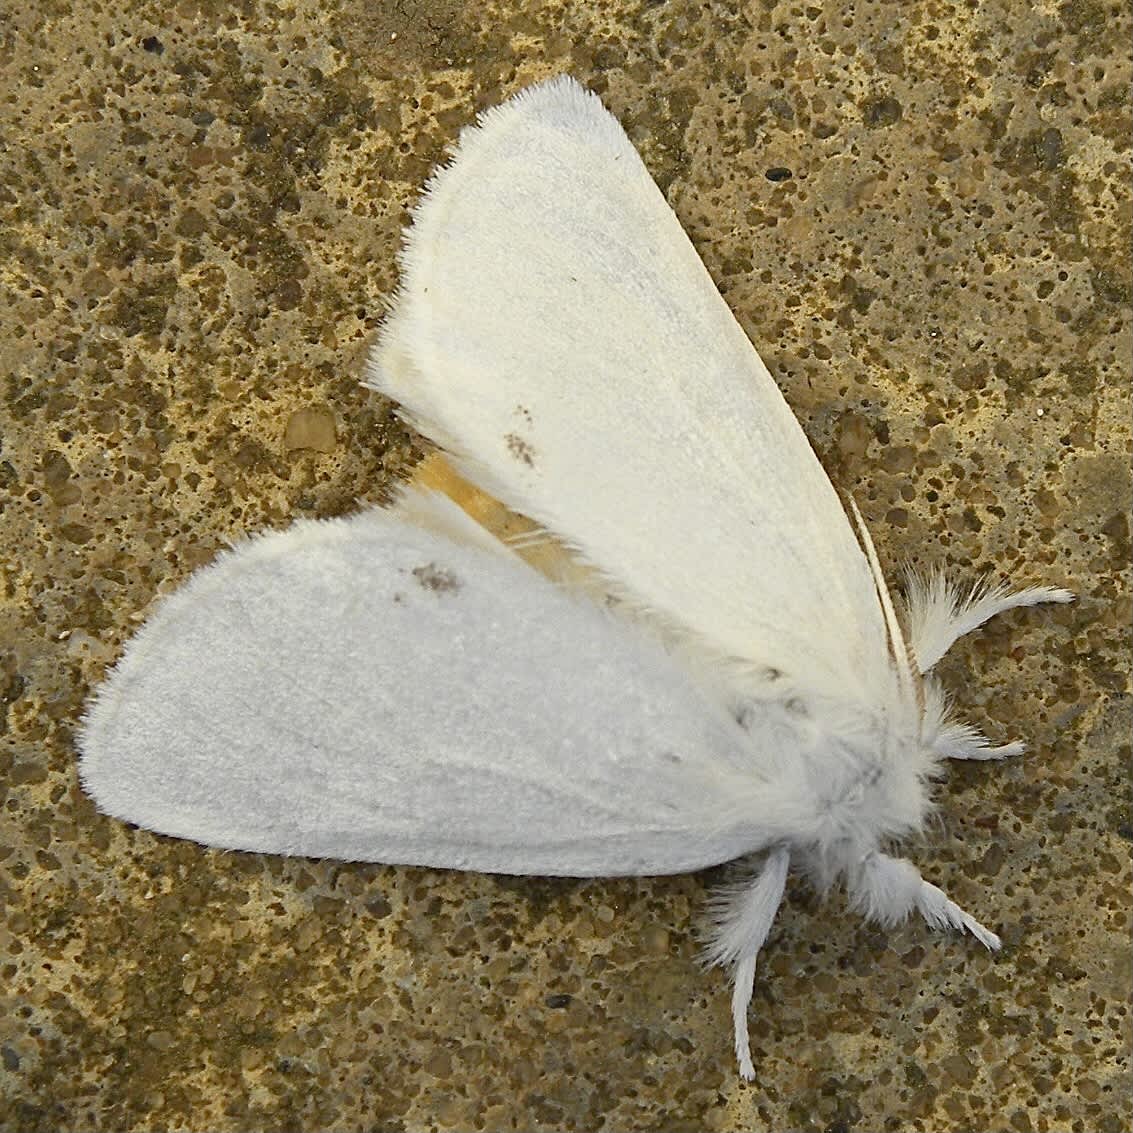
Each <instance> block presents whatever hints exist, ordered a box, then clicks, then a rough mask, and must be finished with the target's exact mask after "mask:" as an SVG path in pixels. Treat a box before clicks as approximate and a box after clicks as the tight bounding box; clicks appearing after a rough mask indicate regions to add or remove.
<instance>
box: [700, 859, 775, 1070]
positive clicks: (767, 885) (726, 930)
mask: <svg viewBox="0 0 1133 1133" xmlns="http://www.w3.org/2000/svg"><path fill="white" fill-rule="evenodd" d="M790 862H791V855H790V851H789V850H788V849H787V848H786V847H785V846H779V847H776V848H775V849H774V850H772V851H771V852H770V853H769V854H768V855H767V860H766V862H764V865H763V869H762V870H761V871H760V873H759V875H758V876H757V877H755V878H754V879H752V880H751V881H749V882H747V883H746V884H743V885H738V886H732V887H729V888H727V889H725V890H722V891H718V892H717V893H715V894H714V895H713V897H712V900H711V902H710V904H709V907H708V914H709V917H710V921H711V929H710V932H709V938H708V946H707V948H706V949H705V960H706V961H707V962H708V963H710V964H715V965H719V966H720V967H725V968H730V969H731V971H732V1028H733V1041H734V1044H735V1049H736V1060H737V1061H738V1062H739V1064H740V1076H741V1077H742V1078H744V1079H745V1080H746V1081H748V1082H750V1081H752V1079H754V1078H755V1066H754V1064H753V1063H752V1060H751V1041H750V1039H749V1037H748V1033H747V1009H748V1007H749V1006H750V1004H751V997H752V992H753V990H754V988H755V960H756V957H757V956H758V955H759V950H760V949H761V948H762V947H763V945H764V942H765V941H766V940H767V934H768V933H769V932H770V931H771V925H772V924H773V923H774V920H775V914H776V913H777V912H778V911H779V905H780V903H781V902H782V900H783V889H784V887H785V886H786V884H787V869H788V867H789V865H790Z"/></svg>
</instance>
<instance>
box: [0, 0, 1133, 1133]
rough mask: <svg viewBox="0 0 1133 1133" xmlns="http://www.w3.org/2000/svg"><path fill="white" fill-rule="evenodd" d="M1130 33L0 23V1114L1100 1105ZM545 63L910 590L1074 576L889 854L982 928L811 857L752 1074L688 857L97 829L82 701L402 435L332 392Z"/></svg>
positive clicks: (29, 19) (494, 12)
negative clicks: (326, 854)
mask: <svg viewBox="0 0 1133 1133" xmlns="http://www.w3.org/2000/svg"><path fill="white" fill-rule="evenodd" d="M1130 36H1131V28H1130V16H1129V10H1128V7H1127V6H1125V5H1122V4H1119V3H1117V2H1102V0H1071V2H1069V3H1062V4H1058V3H1050V4H1044V5H1031V4H1020V3H1008V2H1006V0H993V2H990V3H982V4H979V5H970V4H961V3H953V2H949V0H913V2H911V3H908V4H902V5H888V4H859V5H845V4H839V5H835V4H827V3H789V2H788V3H776V2H774V0H758V2H755V3H740V2H738V0H729V2H725V3H720V4H703V3H693V2H690V0H672V2H668V3H659V4H639V3H633V2H630V0H612V2H610V3H600V2H598V0H586V2H581V3H568V2H566V0H549V2H547V3H539V4H532V3H519V2H518V0H496V2H491V3H488V4H470V3H465V2H461V0H441V2H426V3H421V4H405V3H400V2H399V3H387V2H384V0H365V2H363V0H319V2H317V3H316V2H314V0H294V2H290V0H288V2H283V3H269V2H266V0H241V2H239V3H227V2H226V3H219V2H214V0H175V2H174V3H173V4H168V3H166V4H157V3H154V2H152V0H129V2H127V0H40V2H38V3H35V4H31V3H28V2H26V0H13V2H11V3H9V4H8V5H7V6H6V8H5V9H4V11H3V13H0V311H2V316H0V317H2V331H0V566H2V570H0V587H2V597H0V799H2V801H3V807H2V809H0V824H2V825H0V899H2V905H0V908H2V909H3V912H2V913H0V1126H2V1127H3V1128H5V1129H12V1130H29V1131H30V1130H59V1129H68V1130H71V1129H74V1130H80V1129H81V1130H87V1129H90V1130H96V1129H97V1130H143V1129H146V1130H148V1129H173V1128H176V1129H186V1130H218V1131H225V1130H233V1131H235V1130H248V1129H260V1128H263V1129H328V1130H329V1129H341V1130H356V1129H360V1128H374V1129H377V1128H380V1129H406V1130H468V1129H483V1130H503V1129H524V1130H526V1129H534V1128H568V1127H569V1128H572V1129H580V1130H582V1129H599V1128H606V1129H674V1128H697V1129H707V1130H725V1129H741V1128H742V1129H767V1130H778V1129H784V1128H794V1129H800V1130H824V1129H845V1130H854V1129H857V1130H863V1131H865V1130H870V1131H874V1130H879V1131H880V1130H902V1131H904V1130H924V1131H932V1133H940V1131H943V1130H957V1131H959V1130H970V1129H988V1130H1008V1129H1010V1130H1021V1131H1026V1130H1035V1131H1055V1130H1057V1131H1059V1133H1061V1131H1064V1130H1071V1131H1079V1130H1080V1131H1083V1133H1087V1131H1088V1133H1111V1131H1112V1133H1117V1131H1119V1130H1125V1129H1128V1128H1133V1109H1131V1105H1130V1100H1129V1099H1130V1096H1131V1094H1133V1091H1131V1089H1130V1087H1131V1082H1130V1076H1129V1051H1130V1031H1131V1028H1130V990H1131V989H1130V970H1131V966H1130V955H1129V932H1130V882H1131V871H1130V840H1131V839H1133V817H1131V814H1130V801H1129V800H1130V783H1129V767H1130V745H1129V731H1130V729H1129V724H1130V712H1129V706H1130V690H1129V626H1130V621H1131V619H1133V601H1131V596H1130V585H1129V583H1130V569H1129V556H1130V544H1129V523H1128V512H1129V507H1130V472H1129V457H1130V451H1129V448H1130V446H1129V439H1130V438H1129V432H1130V428H1129V423H1130V406H1129V400H1130V399H1129V377H1130V374H1129V369H1130V350H1131V340H1130V325H1129V324H1130V306H1131V304H1133V282H1131V277H1130V265H1129V255H1128V250H1129V247H1130V192H1129V188H1130V186H1129V176H1128V165H1129V138H1130V113H1129V94H1128V92H1129V80H1130V60H1129V51H1128V44H1129V42H1130ZM564 70H569V71H571V72H572V73H573V74H575V75H576V76H577V77H578V78H579V79H580V80H581V81H583V82H584V83H586V84H587V85H589V86H591V87H592V88H593V89H595V90H597V91H598V92H599V93H601V94H602V95H603V97H604V99H605V100H606V102H607V104H608V105H609V106H610V108H611V109H612V110H613V111H614V112H615V113H616V114H617V116H618V117H619V118H620V119H621V120H622V122H623V123H624V124H625V126H626V129H627V131H628V133H629V135H630V137H631V139H632V140H633V142H634V143H635V145H637V146H638V147H639V149H640V150H641V152H642V155H643V157H644V159H645V161H646V163H647V164H648V165H649V167H650V169H651V171H652V172H653V173H654V175H655V176H656V178H657V180H658V183H659V184H660V185H661V186H662V188H663V189H664V191H665V192H666V194H667V195H668V198H669V200H670V202H671V203H672V205H673V207H674V208H675V209H676V211H677V213H678V215H679V216H680V218H681V220H682V222H683V224H684V225H685V227H686V229H687V230H688V232H689V234H690V236H691V237H692V239H693V241H694V242H695V243H696V245H697V247H698V249H699V251H700V252H701V254H702V256H703V257H704V260H705V262H706V264H707V266H708V268H709V270H710V272H711V273H712V275H713V277H714V279H715V280H716V281H717V283H718V285H719V286H720V288H721V290H722V292H723V293H724V294H725V296H726V297H727V299H728V302H729V304H730V305H731V307H732V308H733V310H734V311H735V312H736V313H737V317H738V318H739V319H740V321H741V323H742V324H743V325H744V327H745V328H746V329H747V331H748V333H749V334H750V335H751V336H752V338H753V340H754V341H755V342H756V344H757V345H758V346H759V348H760V351H761V353H762V354H763V357H764V359H765V360H766V362H767V363H768V366H769V367H770V369H771V371H772V373H773V374H774V376H775V377H776V379H777V380H778V381H779V382H780V384H781V385H782V387H783V389H784V392H785V394H786V396H787V398H788V401H789V402H790V403H791V405H792V407H793V408H794V409H795V411H796V412H797V413H798V414H799V416H800V419H801V420H802V422H803V424H804V426H805V428H806V430H807V432H808V435H809V436H810V437H811V439H812V441H813V442H814V444H815V446H816V448H817V450H818V452H819V453H820V455H821V456H822V458H823V460H824V463H825V464H826V467H827V469H828V470H829V471H830V473H831V475H832V477H833V479H834V480H835V482H836V483H837V484H838V485H839V486H840V487H842V488H844V489H846V490H848V491H851V492H852V493H853V494H854V495H855V498H856V499H857V501H858V502H859V504H860V506H861V507H862V510H863V512H864V514H865V516H866V518H867V520H868V521H869V522H870V525H871V528H872V530H873V533H874V538H875V540H876V542H877V544H878V548H879V552H880V554H881V556H882V560H883V562H884V563H885V564H886V565H887V567H888V569H889V571H890V574H891V575H892V576H894V577H895V570H896V567H897V566H898V565H899V564H900V563H902V562H911V563H912V564H914V565H918V566H926V565H929V564H942V565H945V566H947V567H948V568H949V569H950V570H952V571H954V572H956V573H958V574H959V575H960V576H961V577H965V578H973V577H975V576H977V575H978V574H980V573H982V572H985V571H990V572H992V574H993V575H994V576H996V577H1001V576H1007V575H1010V576H1011V577H1012V578H1014V579H1017V580H1018V581H1019V582H1021V583H1030V582H1050V583H1055V584H1065V585H1068V586H1070V587H1071V588H1073V589H1075V590H1076V591H1077V592H1078V593H1079V594H1080V596H1081V598H1080V602H1079V603H1078V604H1077V605H1075V606H1074V607H1072V608H1059V609H1049V608H1047V609H1042V610H1038V611H1019V612H1017V613H1014V614H1010V615H1007V616H1006V617H1004V618H1003V619H1001V621H999V622H997V623H993V624H992V625H990V626H988V627H987V629H986V631H985V632H982V633H980V634H978V635H976V636H973V637H972V638H970V639H966V640H965V641H964V642H963V643H962V644H961V646H960V647H958V648H957V650H956V651H955V654H954V655H953V656H951V657H950V658H949V659H948V660H947V662H946V663H945V664H944V665H943V666H942V672H943V676H944V677H945V680H946V681H947V683H948V684H949V686H950V687H951V688H952V689H953V690H955V692H956V694H957V699H958V702H959V705H960V707H961V708H962V710H963V712H964V713H965V715H966V716H967V718H969V719H971V720H972V722H973V723H975V724H976V725H977V726H979V727H982V728H986V729H987V730H988V731H989V732H990V733H992V734H994V735H996V736H998V735H1003V736H1004V737H1007V738H1014V737H1015V736H1021V737H1023V738H1025V739H1027V740H1028V741H1029V743H1030V745H1031V748H1030V751H1029V753H1028V754H1027V755H1025V756H1024V757H1023V758H1022V759H1020V760H1016V761H1013V762H1011V763H1009V764H1006V765H1004V766H999V767H997V766H989V765H977V766H957V767H954V768H953V769H952V770H951V773H950V775H949V778H948V780H947V782H946V783H945V784H943V785H942V787H941V789H940V793H939V800H940V804H941V816H942V820H941V823H940V826H939V828H937V829H935V830H932V831H930V833H929V834H928V835H927V837H926V839H925V840H924V844H923V845H920V846H915V847H912V848H911V849H910V854H911V856H913V857H914V858H915V859H916V861H917V863H918V865H920V866H921V867H922V869H923V871H924V873H925V875H926V876H928V877H930V878H933V879H935V880H939V881H940V882H941V883H942V884H943V885H945V886H946V887H947V888H948V890H949V892H950V893H951V894H952V896H954V897H955V898H956V900H957V901H959V902H960V903H961V904H963V905H964V906H965V907H966V908H968V909H970V910H971V911H972V912H973V913H975V914H976V915H977V916H979V917H980V918H981V919H983V920H984V921H985V922H987V923H989V924H991V925H992V926H994V927H997V928H998V929H999V931H1001V933H1002V935H1003V937H1004V940H1005V947H1004V951H1003V952H1002V953H1001V954H1000V955H998V956H994V957H993V956H988V955H986V954H983V952H982V951H981V950H977V948H976V946H974V945H973V944H972V943H971V942H970V941H965V940H960V939H956V938H952V937H935V936H934V935H933V934H931V933H929V932H928V930H926V929H925V928H924V927H923V926H921V925H915V924H911V925H908V926H905V927H902V928H900V929H896V930H893V931H890V932H883V931H881V930H879V929H876V928H874V927H871V926H869V925H867V924H865V923H863V922H862V921H861V920H860V919H858V918H857V917H856V916H854V915H853V914H851V913H850V912H849V911H848V910H847V909H846V907H845V903H844V901H843V900H842V899H841V898H839V897H837V896H836V897H833V898H831V899H830V900H829V901H828V902H826V903H820V902H818V901H817V900H816V899H815V898H814V897H813V896H812V895H811V894H810V892H809V891H808V890H807V889H806V887H805V886H804V885H802V884H801V883H800V882H797V881H794V880H792V882H791V884H790V887H789V895H788V900H787V902H786V904H785V906H784V909H783V911H782V913H781V915H780V917H779V920H778V922H777V924H776V926H775V929H774V930H773V932H772V935H771V939H770V941H769V944H768V947H767V950H766V952H765V953H764V956H763V958H762V960H761V965H760V971H759V975H758V977H757V982H756V991H755V999H754V1002H753V1006H752V1011H751V1020H750V1022H751V1035H752V1042H753V1047H754V1051H755V1058H756V1064H757V1068H758V1072H759V1081H758V1083H757V1084H756V1085H754V1086H751V1087H748V1086H744V1085H742V1084H741V1083H740V1081H739V1079H738V1078H737V1076H736V1073H735V1068H734V1065H733V1060H732V1054H731V1043H730V1020H729V1018H728V993H727V988H726V981H725V979H724V977H723V976H722V975H721V974H719V973H713V974H707V975H706V974H704V973H702V972H700V971H699V970H698V968H697V965H696V937H695V928H696V919H695V918H696V915H697V912H698V910H699V909H700V908H701V906H702V903H703V898H704V892H705V889H706V888H707V886H708V885H709V884H710V883H711V882H713V881H715V880H716V879H717V875H718V873H719V871H714V872H712V871H710V873H709V874H706V875H696V876H692V877H678V878H668V879H650V880H617V881H562V880H540V879H530V880H528V879H503V878H491V877H484V876H477V875H463V874H458V873H446V872H442V871H431V870H422V869H403V868H385V867H379V866H372V865H352V864H343V863H336V862H328V861H308V860H287V859H280V858H272V857H265V856H257V855H249V854H235V853H233V854H226V853H220V852H216V851H209V850H204V849H202V848H200V847H197V846H195V845H192V844H190V843H185V842H178V841H175V840H172V839H167V838H161V837H157V836H154V835H150V834H148V833H145V832H142V831H139V830H136V829H134V828H132V827H129V826H126V825H124V824H122V823H119V822H115V821H112V820H109V819H107V818H104V817H102V816H100V815H98V814H97V812H96V811H95V809H94V807H93V805H92V803H91V802H90V801H89V800H88V799H87V798H86V797H85V796H84V795H83V794H82V792H81V791H80V789H79V787H78V784H77V779H76V775H75V754H74V747H73V737H74V733H75V729H76V727H77V726H78V722H79V720H80V716H81V711H82V705H83V703H84V701H85V698H86V696H87V695H88V692H89V690H90V688H91V687H92V685H93V683H94V682H96V681H97V680H98V679H99V676H100V674H101V673H102V671H103V669H104V667H105V666H106V665H108V664H110V663H112V662H113V660H114V658H115V657H116V656H117V653H118V650H119V647H120V645H121V643H122V642H123V640H124V639H125V638H126V637H127V636H128V635H129V634H130V633H131V632H132V631H133V630H134V629H135V628H136V627H137V625H138V624H139V621H140V619H141V617H143V616H144V614H145V611H146V610H147V608H148V607H149V606H150V605H151V603H152V602H153V601H154V599H155V598H156V597H157V596H158V595H159V594H161V593H164V592H165V591H167V590H169V589H171V588H172V587H174V586H176V585H177V584H178V583H179V582H180V581H182V580H183V579H184V578H185V577H186V576H187V575H188V574H189V573H190V572H191V571H192V570H193V569H195V568H196V567H198V566H200V565H201V564H203V563H205V562H207V561H208V560H209V559H210V558H211V557H212V556H213V555H214V554H215V553H216V551H217V550H218V549H220V548H221V547H223V546H225V545H226V543H227V542H228V541H230V540H232V539H234V538H238V537H239V536H241V535H243V534H245V533H248V532H251V531H254V530H258V529H261V528H264V527H280V526H284V525H286V524H287V523H288V522H290V521H291V520H292V519H294V518H296V517H300V516H329V515H335V514H340V513H343V512H347V511H350V510H351V509H353V508H354V506H355V505H356V503H357V502H358V501H360V500H364V501H375V500H378V499H380V498H382V496H383V493H384V492H385V491H386V490H387V488H388V485H389V484H390V483H391V482H392V480H393V478H394V477H396V476H397V475H399V474H401V473H403V472H404V471H405V470H406V469H407V468H408V467H409V466H410V465H411V464H412V462H413V461H414V460H415V459H416V457H417V455H419V453H420V451H421V446H420V444H419V442H418V440H417V439H416V438H415V437H414V436H413V435H412V434H411V433H410V432H409V431H408V430H407V429H405V428H404V427H403V426H402V425H401V424H399V423H398V422H397V420H396V419H395V418H394V417H393V415H392V413H391V410H390V407H389V406H388V405H386V404H385V403H383V402H382V401H381V399H379V398H377V397H375V396H372V395H370V394H368V393H366V392H365V391H364V390H362V389H361V388H360V386H359V385H358V382H357V379H358V376H359V373H360V368H361V364H362V359H363V357H364V353H365V349H366V346H367V343H368V342H369V340H370V338H371V337H372V335H373V332H374V330H375V328H376V326H377V325H378V323H379V321H380V319H381V316H382V313H383V310H384V304H385V302H386V300H387V299H388V298H389V297H390V296H391V295H392V293H393V289H394V286H395V282H396V273H395V266H394V256H395V251H396V248H397V246H398V238H399V236H398V234H399V231H400V229H401V226H402V224H403V222H404V220H405V218H406V215H407V214H406V209H407V206H408V205H409V204H410V202H411V201H412V200H413V198H414V196H415V194H416V193H417V192H418V190H419V188H420V185H421V183H422V182H423V180H424V178H425V177H426V176H427V174H428V172H429V170H430V169H431V168H432V166H433V165H434V164H435V163H436V162H437V161H438V160H440V159H441V158H442V157H443V154H444V147H445V146H446V145H447V144H448V143H450V142H451V141H452V140H453V139H454V137H455V135H456V132H457V130H458V129H459V127H460V126H461V125H463V124H464V123H466V122H467V121H468V120H469V118H470V115H471V111H472V109H473V108H475V109H482V108H484V107H486V106H489V105H491V104H493V103H496V102H498V101H500V100H501V99H502V98H504V97H506V96H507V95H509V94H511V93H513V92H514V91H515V90H517V89H519V88H520V87H521V86H523V85H525V84H527V83H529V82H532V81H536V80H538V79H542V78H545V77H547V76H549V75H552V74H555V73H558V72H560V71H564ZM784 172H786V173H788V174H789V176H783V173H784ZM312 413H314V414H315V416H314V417H311V416H306V417H304V416H298V415H303V414H307V415H310V414H312ZM295 422H297V424H295V425H293V426H291V427H292V428H294V429H297V430H298V431H297V432H292V433H291V442H289V440H288V431H289V423H295ZM296 438H298V441H300V442H301V443H292V442H294V441H295V440H296Z"/></svg>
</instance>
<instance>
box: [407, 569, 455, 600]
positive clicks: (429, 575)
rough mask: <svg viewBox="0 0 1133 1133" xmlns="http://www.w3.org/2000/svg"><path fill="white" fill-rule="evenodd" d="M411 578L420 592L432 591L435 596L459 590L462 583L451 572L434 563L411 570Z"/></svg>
mask: <svg viewBox="0 0 1133 1133" xmlns="http://www.w3.org/2000/svg"><path fill="white" fill-rule="evenodd" d="M413 577H414V578H415V579H417V583H418V585H419V586H420V587H421V589H422V590H432V591H434V592H435V593H437V594H448V593H452V592H453V591H456V590H459V589H460V587H461V585H462V583H461V581H460V579H459V578H457V577H456V575H455V574H453V572H452V571H451V570H446V569H445V568H444V567H442V566H437V564H436V563H426V564H425V565H424V566H419V567H414V568H413Z"/></svg>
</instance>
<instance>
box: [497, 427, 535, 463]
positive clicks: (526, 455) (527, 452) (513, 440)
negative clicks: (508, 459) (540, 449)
mask: <svg viewBox="0 0 1133 1133" xmlns="http://www.w3.org/2000/svg"><path fill="white" fill-rule="evenodd" d="M504 440H505V441H506V442H507V450H508V452H510V453H511V455H512V456H514V457H515V459H516V460H520V461H522V462H523V463H524V464H526V465H527V467H528V468H534V467H535V449H534V448H533V447H532V446H531V444H530V443H529V442H528V441H525V440H524V439H523V438H522V437H521V436H520V435H519V434H518V433H508V434H507V436H505V437H504Z"/></svg>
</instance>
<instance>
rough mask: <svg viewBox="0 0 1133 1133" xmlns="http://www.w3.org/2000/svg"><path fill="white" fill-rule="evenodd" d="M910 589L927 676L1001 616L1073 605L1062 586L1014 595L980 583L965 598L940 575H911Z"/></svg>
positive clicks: (917, 648) (915, 637) (913, 633)
mask: <svg viewBox="0 0 1133 1133" xmlns="http://www.w3.org/2000/svg"><path fill="white" fill-rule="evenodd" d="M906 589H907V592H908V607H909V626H910V634H909V640H910V644H911V645H912V649H913V654H914V656H915V657H916V659H917V667H918V668H919V669H920V671H921V672H922V673H927V672H928V671H929V670H930V669H931V668H932V667H933V666H934V665H935V664H936V663H937V662H938V661H939V660H940V659H941V657H943V656H944V654H945V653H947V652H948V650H949V649H951V648H952V646H953V645H955V643H956V642H957V641H958V640H959V639H960V638H961V637H963V636H965V634H969V633H971V632H972V630H974V629H978V628H979V627H980V626H982V625H983V624H984V622H986V621H987V620H988V619H989V618H994V617H995V615H996V614H1002V613H1003V612H1004V611H1006V610H1014V609H1016V608H1017V607H1019V606H1038V605H1040V604H1041V603H1044V602H1073V601H1074V595H1073V594H1072V593H1071V592H1070V591H1069V590H1063V589H1062V588H1061V587H1058V586H1028V587H1027V588H1026V589H1024V590H1015V591H1012V590H1009V589H1008V588H1007V587H1006V586H1005V585H1003V584H1002V583H1000V584H998V585H994V586H988V585H985V584H982V583H977V584H976V585H975V586H973V587H972V588H971V589H970V590H969V591H968V593H967V594H966V595H965V594H963V593H962V592H961V591H960V589H959V588H958V587H956V586H954V585H953V584H951V583H949V582H948V580H947V579H946V578H945V577H944V575H943V573H941V572H940V571H934V572H933V573H931V574H929V575H927V576H925V577H922V576H920V575H917V574H909V575H908V576H907V579H906Z"/></svg>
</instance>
